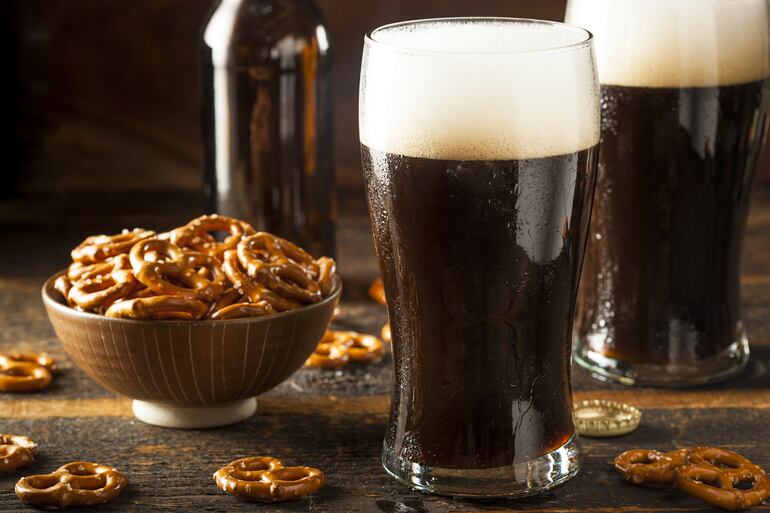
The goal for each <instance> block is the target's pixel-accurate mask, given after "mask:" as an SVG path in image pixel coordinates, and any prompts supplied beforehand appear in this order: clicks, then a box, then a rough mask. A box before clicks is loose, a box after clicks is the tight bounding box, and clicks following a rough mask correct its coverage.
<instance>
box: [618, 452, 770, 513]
mask: <svg viewBox="0 0 770 513" xmlns="http://www.w3.org/2000/svg"><path fill="white" fill-rule="evenodd" d="M614 463H615V467H616V468H617V469H618V470H619V471H620V472H621V473H622V474H623V475H624V476H625V477H626V479H627V480H628V481H630V482H631V483H633V484H637V485H641V484H645V485H675V486H676V487H677V488H679V489H680V490H682V491H684V492H686V493H688V494H689V495H692V496H693V497H696V498H698V499H701V500H703V501H705V502H708V503H709V504H712V505H714V506H719V507H721V508H724V509H728V510H732V511H736V510H739V509H744V508H749V507H751V506H755V505H757V504H760V503H762V502H763V501H764V500H765V499H767V498H768V496H770V480H768V478H767V476H766V474H765V471H764V470H762V468H760V467H759V466H758V465H756V464H754V463H753V462H751V461H750V460H749V459H747V458H745V457H743V456H741V455H740V454H738V453H736V452H734V451H730V450H728V449H720V448H716V447H692V448H687V449H679V450H676V451H671V452H667V453H660V452H658V451H649V450H645V449H635V450H631V451H626V452H624V453H622V454H620V455H619V456H618V457H617V458H615V461H614ZM739 485H744V486H742V487H740V488H738V486H739Z"/></svg>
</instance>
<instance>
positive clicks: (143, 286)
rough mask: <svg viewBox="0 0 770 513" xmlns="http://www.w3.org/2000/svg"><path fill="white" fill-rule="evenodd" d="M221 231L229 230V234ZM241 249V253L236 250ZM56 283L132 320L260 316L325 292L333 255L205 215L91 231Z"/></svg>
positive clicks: (88, 308) (104, 311) (97, 309)
mask: <svg viewBox="0 0 770 513" xmlns="http://www.w3.org/2000/svg"><path fill="white" fill-rule="evenodd" d="M216 232H226V237H225V238H224V240H222V241H219V240H217V238H216V237H215V235H216ZM239 255H240V256H239ZM72 257H73V262H72V264H71V265H70V266H69V268H68V270H67V273H66V274H63V275H60V276H58V277H57V279H56V280H55V283H54V288H55V289H56V290H57V291H58V292H59V293H60V294H61V295H62V297H63V298H64V299H65V300H66V302H67V304H68V305H69V306H70V307H72V308H76V309H79V310H81V311H85V312H90V313H96V314H99V315H106V316H108V317H120V318H127V319H149V320H202V319H236V318H244V317H259V316H264V315H271V314H275V313H278V312H285V311H289V310H294V309H297V308H301V307H302V306H305V305H310V304H313V303H317V302H319V301H321V300H322V299H324V298H326V297H328V296H329V295H330V294H331V293H332V292H333V290H332V289H333V288H334V284H335V280H336V278H335V276H336V265H335V262H334V260H332V259H331V258H326V257H320V258H319V259H317V260H316V259H314V258H313V257H312V256H311V255H310V254H308V253H307V252H306V251H305V250H303V249H302V248H300V247H299V246H297V245H295V244H293V243H291V242H289V241H287V240H285V239H282V238H280V237H277V236H275V235H271V234H269V233H265V232H256V231H255V230H254V228H252V227H251V226H250V225H249V224H248V223H246V222H244V221H240V220H238V219H234V218H231V217H226V216H217V215H211V216H202V217H199V218H197V219H193V220H192V221H190V222H189V223H187V224H186V225H184V226H182V227H179V228H175V229H173V230H171V231H170V232H167V233H160V234H156V233H155V232H150V231H147V230H142V229H136V230H134V231H130V232H129V231H124V232H122V233H120V234H116V235H98V236H94V237H88V238H87V239H86V240H84V241H83V242H82V243H81V244H80V245H79V246H78V247H77V248H75V249H74V250H73V252H72Z"/></svg>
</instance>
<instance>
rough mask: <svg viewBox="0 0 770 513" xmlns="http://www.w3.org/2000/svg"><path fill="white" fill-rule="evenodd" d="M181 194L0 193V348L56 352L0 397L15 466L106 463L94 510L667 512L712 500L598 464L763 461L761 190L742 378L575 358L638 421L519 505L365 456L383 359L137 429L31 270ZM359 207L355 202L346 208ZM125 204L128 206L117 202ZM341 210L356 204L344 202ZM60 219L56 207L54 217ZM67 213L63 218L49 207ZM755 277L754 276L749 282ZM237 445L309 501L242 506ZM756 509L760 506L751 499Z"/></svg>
mask: <svg viewBox="0 0 770 513" xmlns="http://www.w3.org/2000/svg"><path fill="white" fill-rule="evenodd" d="M190 197H191V196H185V195H182V196H179V198H181V200H178V201H175V200H174V196H163V195H160V196H156V198H160V200H158V199H152V198H146V197H143V196H137V195H131V194H129V195H119V194H110V195H107V196H106V198H104V200H103V201H105V204H103V206H100V205H99V204H95V205H90V206H89V208H95V209H96V208H100V209H102V211H103V212H104V214H103V215H101V216H98V217H95V216H91V215H89V214H88V212H87V210H85V207H80V206H79V204H78V203H74V204H66V203H62V202H61V200H56V198H54V197H50V198H49V201H48V203H45V204H41V207H40V208H39V209H35V210H27V211H20V210H19V207H18V205H17V206H16V207H14V206H13V205H7V204H6V205H1V204H0V238H2V240H6V241H13V244H14V245H15V247H18V248H20V250H19V251H7V252H5V253H4V257H3V261H2V264H3V265H2V266H0V350H3V349H8V348H19V349H31V350H46V351H49V352H50V353H52V355H53V356H54V357H56V358H57V359H58V360H59V362H60V364H61V371H60V372H59V373H58V374H57V375H56V377H55V380H54V383H53V384H52V386H51V387H50V388H49V389H48V390H46V391H45V392H43V393H36V394H30V395H19V396H9V395H0V432H16V433H23V434H27V435H29V436H31V437H32V438H33V439H35V440H36V441H37V442H38V443H39V444H40V446H41V452H40V456H39V457H38V459H37V460H36V462H35V463H34V464H33V465H32V466H31V467H29V468H28V469H27V471H25V472H24V474H26V473H38V472H45V471H50V470H52V469H54V468H56V467H58V466H60V465H61V464H63V463H67V462H69V461H73V460H76V459H92V460H95V461H100V462H104V463H110V464H113V465H115V466H117V467H118V468H119V469H121V470H124V471H125V472H126V473H127V474H128V475H129V478H130V479H131V485H130V487H129V489H128V490H127V492H126V493H125V495H123V496H122V497H120V498H119V499H118V500H117V501H116V502H114V503H112V504H111V505H110V506H109V507H107V508H105V507H103V508H101V509H102V510H105V511H119V512H142V513H145V512H149V513H154V512H160V511H168V510H172V509H173V510H179V511H208V512H231V511H233V512H237V511H255V510H259V511H290V512H291V511H320V512H329V513H348V512H373V513H439V512H457V511H463V512H482V511H484V512H489V511H496V512H503V511H518V510H522V511H537V512H543V513H546V512H547V513H556V512H569V513H572V512H578V511H590V512H623V513H625V512H636V511H645V512H674V511H693V512H704V511H714V510H713V509H710V508H708V507H705V506H704V505H702V504H700V503H698V502H697V501H695V500H692V499H688V498H685V497H683V496H681V495H680V494H677V493H674V492H671V491H666V490H647V489H641V488H635V487H632V486H630V485H627V484H625V483H623V482H622V480H621V479H620V477H619V476H617V475H616V474H615V472H614V471H613V470H612V468H611V467H610V465H609V461H611V459H612V458H613V457H614V456H615V455H616V454H617V453H619V452H621V451H623V450H625V449H630V448H635V447H656V448H660V449H671V448H675V447H683V446H689V445H696V444H711V445H719V446H725V447H729V448H732V449H735V450H737V451H739V452H741V453H743V454H745V455H746V456H748V457H750V458H752V459H754V460H756V461H757V463H759V464H761V465H763V466H765V467H770V440H768V437H767V433H768V428H767V426H768V425H770V282H768V280H767V279H766V278H764V277H766V276H768V275H770V193H768V191H763V190H760V191H758V194H757V195H756V197H755V201H754V204H753V210H752V213H751V217H750V221H749V226H748V229H747V244H746V249H745V251H744V261H743V269H744V280H743V282H742V293H743V305H744V318H745V321H746V325H747V330H748V333H749V338H750V339H751V341H752V359H751V362H750V365H749V367H748V368H747V370H746V372H744V374H743V375H741V376H739V377H738V378H736V379H735V380H732V381H730V382H728V383H725V384H722V385H718V386H712V387H708V388H702V389H695V390H658V389H646V388H645V389H628V388H623V387H620V386H618V385H609V384H604V383H601V382H598V381H596V380H594V379H592V378H591V377H590V376H588V375H587V373H585V372H584V371H582V370H580V369H577V368H576V369H573V387H574V390H575V392H574V397H575V399H578V400H580V399H584V398H598V397H601V398H606V399H615V400H621V401H625V402H629V403H631V404H635V405H636V406H638V407H640V408H642V410H643V422H642V425H641V427H640V428H639V430H637V431H636V432H634V433H632V434H630V435H627V436H624V437H619V438H614V439H604V440H599V439H593V440H592V439H586V440H584V442H583V446H584V453H585V463H584V467H583V470H582V471H581V473H580V475H579V476H578V477H577V478H575V479H574V480H572V481H570V482H569V483H567V484H566V485H565V486H563V487H561V488H558V489H556V490H554V491H553V492H551V493H548V494H546V495H544V496H542V497H540V498H535V499H528V500H523V501H465V500H452V499H447V498H442V497H432V496H427V495H422V494H419V493H415V492H411V491H410V490H409V489H408V488H407V487H405V486H403V485H400V484H398V483H396V482H394V481H393V480H391V479H390V478H388V477H387V476H386V475H385V474H384V473H383V471H382V470H381V467H380V464H379V451H380V448H381V443H382V437H383V431H384V427H385V423H386V422H387V415H388V405H389V393H390V386H391V381H392V368H391V367H392V360H391V358H390V355H389V354H388V355H386V357H385V358H384V359H383V360H382V361H381V362H379V363H376V364H373V365H370V366H351V367H349V368H346V369H345V370H344V371H341V372H334V371H330V372H324V371H318V370H315V369H301V370H300V371H298V372H297V373H295V374H294V375H293V376H292V377H291V378H289V379H288V380H287V381H286V382H284V383H282V384H281V385H280V386H278V387H277V388H276V389H274V390H272V391H270V392H269V393H268V394H266V395H264V396H262V397H260V399H259V409H258V413H257V415H255V416H254V417H253V418H251V419H249V420H248V421H246V422H243V423H240V424H238V425H235V426H231V427H227V428H223V429H216V430H205V431H173V430H163V429H158V428H153V427H150V426H146V425H144V424H142V423H140V422H138V421H136V420H135V419H134V418H133V417H132V416H131V410H130V401H129V400H127V399H125V398H122V397H118V396H116V395H114V394H112V393H111V392H108V391H106V390H104V389H103V388H101V387H100V386H99V385H97V384H96V383H94V382H93V381H92V380H90V379H89V378H88V377H87V376H86V375H85V374H84V373H83V372H82V371H81V370H80V369H78V368H77V367H75V366H74V364H73V362H72V360H70V359H69V358H68V357H67V355H66V353H64V351H63V349H62V347H61V344H60V343H59V342H58V341H57V340H56V338H55V336H54V334H53V331H52V330H51V327H50V325H49V323H48V321H47V318H46V316H45V312H44V310H43V307H42V304H41V301H40V286H41V285H42V283H43V281H44V279H45V278H46V277H47V276H48V275H49V274H52V273H53V272H54V271H56V270H58V268H59V267H61V266H62V265H63V264H62V262H64V261H66V257H67V251H68V250H69V249H70V248H71V247H72V246H74V245H75V244H76V243H77V242H79V240H81V239H82V238H83V237H84V236H85V235H87V234H89V233H95V232H110V231H112V230H114V229H119V228H123V227H131V226H146V227H150V228H166V227H170V226H174V225H175V224H178V223H177V221H180V220H184V217H186V216H188V215H189V214H190V208H191V207H190V201H189V200H190ZM355 208H358V207H355ZM131 211H134V212H139V214H138V215H135V216H126V214H125V213H126V212H131ZM355 212H359V213H358V214H355ZM360 212H361V211H360V210H359V211H355V210H352V211H350V210H349V211H348V216H344V217H343V221H342V223H341V225H340V232H339V249H340V251H339V253H340V269H342V272H343V278H344V281H345V296H344V303H343V312H342V314H343V315H342V318H341V319H340V320H339V321H338V322H337V324H336V326H337V327H339V328H341V329H354V330H358V331H364V332H370V333H377V332H379V329H380V327H381V326H382V324H383V323H384V322H385V312H384V309H383V308H382V307H380V306H378V305H376V304H374V303H373V302H372V301H370V300H369V299H368V298H367V296H366V288H367V286H368V284H369V282H370V281H371V279H372V278H374V276H376V273H377V266H376V264H375V262H374V258H373V253H372V251H371V239H370V235H369V229H368V221H367V219H366V217H364V216H363V215H362V214H361V213H360ZM68 213H69V214H70V217H65V216H66V215H67V214H68ZM63 218H65V219H70V221H68V222H64V221H62V219H63ZM757 277H759V278H757ZM248 454H272V455H275V456H279V457H281V458H283V459H284V460H285V461H287V462H289V463H292V464H306V465H312V466H317V467H319V468H321V469H323V470H324V471H325V472H326V473H327V475H328V477H329V485H328V486H327V487H326V488H324V489H323V490H322V491H321V492H320V493H318V494H317V495H316V496H314V497H313V498H312V499H308V500H304V501H299V502H296V503H292V504H288V505H282V506H280V507H271V506H269V505H267V506H265V505H259V506H255V505H251V504H247V503H243V502H240V501H237V500H233V499H232V498H230V497H227V496H225V495H224V494H222V493H221V492H219V491H218V490H217V489H216V488H215V487H214V485H213V480H212V479H211V474H212V473H213V472H214V471H215V470H216V469H217V468H218V467H219V466H221V465H223V464H225V463H228V462H229V461H231V460H233V459H235V458H238V457H241V456H245V455H248ZM22 474H23V473H22V472H15V473H11V474H6V475H0V511H3V512H6V511H9V512H17V511H18V512H22V511H30V510H29V509H27V508H24V507H23V506H22V505H21V503H20V502H19V501H18V499H17V498H16V496H15V495H14V494H13V491H12V488H13V484H14V483H15V481H16V480H17V479H18V478H19V476H20V475H22ZM757 510H758V511H769V510H770V506H762V507H760V508H757Z"/></svg>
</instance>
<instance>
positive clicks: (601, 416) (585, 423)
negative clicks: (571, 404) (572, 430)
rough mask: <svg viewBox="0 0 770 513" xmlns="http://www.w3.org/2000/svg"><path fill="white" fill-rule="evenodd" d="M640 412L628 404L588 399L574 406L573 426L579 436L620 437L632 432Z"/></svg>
mask: <svg viewBox="0 0 770 513" xmlns="http://www.w3.org/2000/svg"><path fill="white" fill-rule="evenodd" d="M641 420H642V412H640V411H639V410H638V409H637V408H634V407H633V406H631V405H630V404H625V403H617V402H615V401H605V400H603V399H590V400H587V401H580V402H579V403H578V404H576V405H575V425H576V427H577V430H578V433H579V434H580V435H581V436H593V437H608V436H620V435H625V434H626V433H630V432H632V431H634V430H635V429H636V428H637V427H639V422H640V421H641Z"/></svg>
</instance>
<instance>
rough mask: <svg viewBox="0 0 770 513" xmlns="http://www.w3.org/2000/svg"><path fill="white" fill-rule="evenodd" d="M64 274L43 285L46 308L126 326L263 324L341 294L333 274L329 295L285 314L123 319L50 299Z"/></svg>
mask: <svg viewBox="0 0 770 513" xmlns="http://www.w3.org/2000/svg"><path fill="white" fill-rule="evenodd" d="M66 273H67V269H62V270H61V271H59V272H57V273H55V274H54V275H53V276H51V277H50V278H48V279H47V280H46V281H45V283H44V284H43V288H42V290H41V295H42V297H43V303H44V304H45V305H46V306H48V307H50V308H53V309H54V310H56V311H58V312H60V313H62V314H63V315H66V316H70V317H78V318H81V319H90V320H101V321H107V322H114V323H126V324H132V325H135V326H141V325H145V326H158V325H161V326H169V325H183V326H190V327H193V326H219V325H225V324H226V325H232V324H248V323H256V322H264V321H268V320H273V319H279V318H283V317H291V316H292V315H297V314H299V313H304V312H310V311H313V310H317V309H319V308H322V307H324V306H326V305H328V304H329V303H332V302H337V301H338V300H339V298H340V296H341V294H342V278H340V276H339V274H335V275H334V287H333V288H332V292H331V294H329V295H328V296H327V297H325V298H324V299H322V300H321V301H319V302H318V303H313V304H311V305H305V306H302V307H300V308H297V309H294V310H289V311H286V312H279V313H275V314H271V315H262V316H259V317H244V318H241V319H204V320H195V321H185V320H179V319H169V320H147V319H124V318H120V317H107V316H105V315H98V314H95V313H91V312H81V311H79V310H75V309H74V308H71V307H69V306H67V305H65V304H64V303H62V302H61V301H59V300H58V299H56V298H54V297H52V296H51V294H50V293H49V290H53V282H54V281H56V279H57V278H58V277H59V276H62V275H64V274H66Z"/></svg>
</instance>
